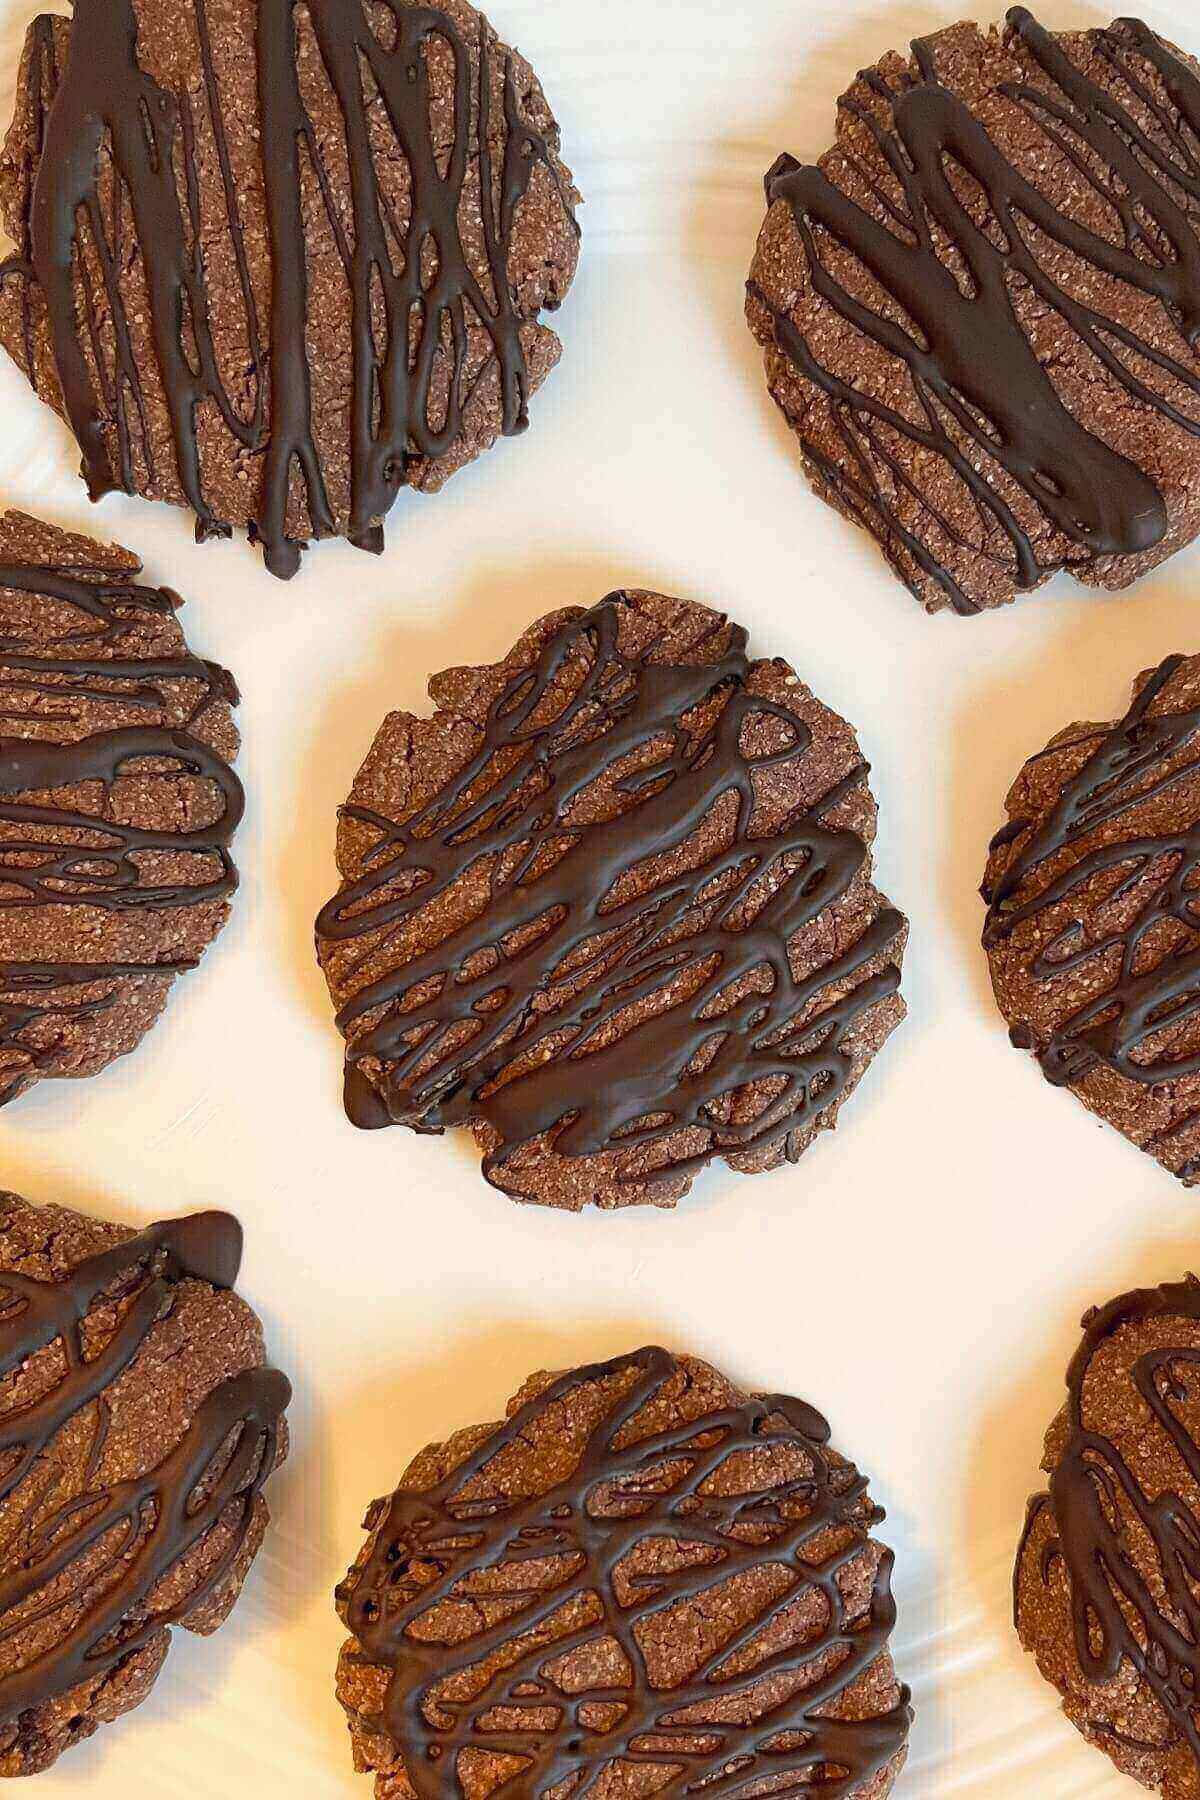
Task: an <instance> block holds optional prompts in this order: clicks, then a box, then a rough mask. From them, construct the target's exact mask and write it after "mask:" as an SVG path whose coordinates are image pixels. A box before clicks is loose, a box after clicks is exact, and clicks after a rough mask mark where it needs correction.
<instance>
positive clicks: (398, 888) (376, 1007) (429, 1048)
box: [317, 595, 903, 1185]
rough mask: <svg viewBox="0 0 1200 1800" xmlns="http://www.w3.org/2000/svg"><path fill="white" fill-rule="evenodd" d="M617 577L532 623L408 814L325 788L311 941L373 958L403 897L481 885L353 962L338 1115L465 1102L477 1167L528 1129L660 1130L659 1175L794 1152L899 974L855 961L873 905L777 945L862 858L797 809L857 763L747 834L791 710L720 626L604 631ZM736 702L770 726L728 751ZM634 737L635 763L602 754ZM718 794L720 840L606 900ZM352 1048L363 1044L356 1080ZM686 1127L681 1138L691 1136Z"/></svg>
mask: <svg viewBox="0 0 1200 1800" xmlns="http://www.w3.org/2000/svg"><path fill="white" fill-rule="evenodd" d="M620 599H621V596H620V595H614V596H610V598H609V600H607V601H605V602H602V603H601V604H600V605H598V606H596V607H594V608H593V609H592V610H591V611H590V612H589V613H586V614H584V615H582V616H580V617H577V618H575V619H573V620H571V621H570V622H568V623H566V624H564V625H563V626H561V627H560V628H559V629H558V630H557V631H555V633H554V634H553V635H552V636H551V638H550V639H549V640H548V642H547V643H546V644H545V645H544V647H543V648H542V650H541V652H540V654H539V656H538V660H537V663H536V666H535V667H533V668H525V669H521V670H520V671H518V672H517V673H516V674H515V675H514V676H513V677H512V679H511V681H509V682H508V684H507V686H506V687H505V689H504V691H503V692H502V693H501V694H500V695H499V697H498V698H497V699H496V700H495V701H494V703H493V704H492V705H491V707H490V709H489V713H488V717H487V723H486V726H485V728H484V730H483V732H482V734H481V738H480V742H479V746H478V749H477V750H476V752H475V754H474V755H473V756H471V758H470V759H469V760H468V761H467V763H466V764H465V765H464V767H463V768H462V769H461V770H459V772H458V773H457V774H455V775H454V776H452V777H451V778H450V779H449V780H448V781H447V782H446V783H445V785H444V786H443V787H442V788H441V789H440V790H439V792H438V793H437V794H436V795H435V796H434V798H433V799H431V800H430V801H429V802H428V803H427V804H426V805H424V806H422V807H421V808H420V809H419V810H418V811H417V812H416V813H415V814H414V815H413V816H412V817H411V818H409V819H407V820H406V821H405V822H404V823H403V824H396V823H395V822H393V821H392V820H390V819H388V818H385V817H383V816H382V815H380V814H378V813H375V812H373V811H371V810H369V809H367V808H364V807H361V806H355V805H351V806H349V807H347V808H346V809H345V816H346V817H348V818H350V819H354V820H357V821H359V822H361V823H363V824H366V825H368V826H369V827H371V828H372V829H373V830H377V831H378V834H379V836H378V840H377V842H376V843H375V844H374V846H373V848H372V849H371V851H370V852H369V853H368V855H367V856H366V857H365V859H364V867H363V872H362V873H361V874H360V875H359V877H358V878H357V879H356V880H353V881H351V882H349V883H348V884H347V885H346V886H345V887H344V888H343V889H342V891H341V892H340V893H339V894H338V895H337V896H336V897H335V898H334V899H333V900H332V901H330V902H329V903H328V905H326V906H325V907H324V908H323V910H322V912H321V914H320V916H319V918H318V920H317V937H318V942H319V943H320V944H322V945H323V946H324V947H326V948H329V947H333V946H337V945H341V944H348V943H351V942H353V941H355V940H358V939H363V940H367V946H366V955H365V956H364V958H363V959H362V962H368V961H369V962H372V963H378V960H379V958H380V954H381V947H382V948H383V949H386V945H387V942H390V941H391V940H392V939H394V938H395V937H396V936H397V935H398V934H399V933H400V932H401V931H402V930H403V928H404V927H405V925H406V923H407V922H408V921H410V920H413V919H415V918H416V917H417V916H418V915H420V914H421V913H422V912H423V911H424V909H426V908H428V907H430V905H431V904H433V905H436V904H437V902H438V901H439V899H440V898H441V897H442V896H444V895H446V894H448V893H450V892H451V890H453V889H455V888H456V885H457V884H461V883H462V882H463V881H464V880H467V879H474V880H478V879H480V878H482V879H484V880H485V881H486V883H487V886H488V889H489V890H490V891H489V897H488V898H487V900H486V903H485V904H484V905H483V907H482V909H481V910H479V911H478V913H477V915H476V916H475V917H473V918H471V919H470V920H468V921H467V922H464V923H462V924H459V925H458V926H457V927H456V928H455V929H453V930H452V931H451V932H450V934H449V935H447V936H445V937H444V938H443V939H442V941H440V942H438V943H437V944H436V945H435V946H434V947H433V948H431V949H427V950H425V951H423V952H416V953H412V954H409V955H408V956H407V959H406V960H405V959H400V960H398V962H397V966H396V967H395V968H394V969H392V970H391V971H390V972H388V973H385V974H383V975H381V976H379V977H378V978H376V979H372V980H367V981H365V982H364V985H363V986H362V987H361V988H360V989H359V991H358V992H356V993H354V994H353V996H352V997H351V998H350V999H349V1000H347V1001H346V1003H345V1004H344V1005H343V1006H342V1008H341V1010H340V1012H339V1014H338V1023H339V1025H340V1027H341V1029H342V1031H343V1032H344V1033H345V1034H346V1036H347V1039H348V1043H349V1048H348V1050H347V1088H346V1099H347V1110H348V1111H349V1113H350V1116H351V1118H352V1119H353V1120H354V1121H355V1123H357V1124H360V1125H377V1124H392V1123H405V1124H409V1125H411V1126H413V1127H414V1128H415V1129H417V1130H424V1131H430V1130H432V1131H440V1130H443V1129H445V1128H446V1127H447V1126H452V1125H460V1124H465V1123H470V1122H473V1121H476V1120H484V1121H486V1122H487V1124H488V1125H489V1126H490V1127H491V1128H492V1130H493V1131H494V1132H495V1133H496V1134H497V1135H498V1137H499V1138H500V1140H501V1143H500V1144H499V1146H498V1147H497V1148H496V1149H494V1150H493V1151H492V1152H491V1154H489V1155H488V1157H487V1158H486V1160H485V1165H484V1167H485V1173H486V1174H487V1175H488V1177H489V1179H494V1180H496V1182H497V1185H503V1181H502V1177H503V1170H504V1164H505V1161H506V1159H507V1158H508V1157H509V1156H510V1155H511V1154H512V1152H513V1151H514V1149H516V1148H518V1147H519V1146H522V1145H525V1144H529V1143H530V1142H532V1141H533V1140H535V1139H539V1138H543V1137H544V1138H547V1139H552V1141H553V1146H554V1150H555V1152H556V1154H558V1155H564V1156H574V1157H583V1156H589V1155H594V1154H596V1153H599V1152H603V1151H607V1150H621V1149H625V1148H634V1149H644V1148H645V1147H646V1146H655V1147H661V1154H662V1158H663V1160H662V1161H661V1163H659V1164H656V1166H655V1170H654V1174H655V1176H656V1177H658V1178H660V1179H661V1177H662V1176H663V1175H668V1174H669V1175H671V1176H678V1175H680V1174H686V1173H689V1172H692V1171H694V1170H695V1169H696V1168H698V1167H699V1166H701V1165H702V1164H703V1163H704V1162H706V1161H707V1160H709V1158H710V1157H711V1156H713V1155H714V1154H718V1153H729V1154H737V1153H744V1152H748V1151H756V1150H762V1149H764V1148H767V1147H769V1146H771V1145H773V1144H775V1143H777V1142H779V1141H780V1140H781V1139H786V1140H789V1150H790V1151H792V1153H793V1154H798V1153H799V1151H798V1149H795V1150H793V1149H792V1141H793V1140H794V1137H795V1134H799V1133H801V1132H803V1131H805V1130H806V1129H807V1128H808V1127H810V1126H811V1125H813V1124H814V1123H815V1122H817V1121H818V1120H819V1119H820V1117H821V1115H822V1114H824V1113H826V1112H827V1111H828V1109H829V1108H831V1107H834V1106H836V1104H837V1102H838V1100H839V1099H840V1098H841V1096H842V1094H843V1093H844V1092H845V1091H846V1089H847V1087H848V1085H849V1083H850V1082H851V1080H852V1078H853V1076H854V1073H855V1061H854V1055H853V1048H852V1045H851V1043H850V1042H849V1041H848V1040H849V1037H850V1033H851V1031H852V1029H853V1027H854V1025H855V1023H856V1022H857V1021H859V1020H861V1019H862V1018H863V1016H864V1015H865V1014H866V1013H867V1012H868V1011H869V1010H870V1009H871V1008H872V1007H873V1006H875V1005H876V1004H877V1003H878V1002H880V1001H882V1000H884V999H886V997H887V996H889V995H891V994H893V993H895V992H896V990H897V988H898V986H899V979H900V977H899V969H898V967H897V966H896V965H895V963H894V962H889V963H888V964H887V966H885V967H884V968H882V969H881V970H877V971H876V972H875V973H871V974H864V971H865V970H867V969H868V968H869V965H870V964H871V963H872V962H875V961H877V960H878V959H880V958H881V957H882V956H884V955H885V954H886V953H888V952H889V951H890V952H891V953H892V955H893V956H895V955H896V954H897V952H898V948H899V943H898V941H899V939H900V937H901V933H902V931H903V920H902V919H901V917H900V915H899V914H898V913H896V912H895V911H894V910H892V909H891V908H889V907H887V906H882V907H880V908H879V909H878V910H877V911H876V913H875V915H874V917H873V918H872V919H871V921H870V922H869V923H868V924H867V926H866V929H865V930H864V931H863V932H862V934H861V936H860V937H859V938H858V939H857V941H856V942H855V943H854V944H853V945H851V946H850V947H849V948H847V949H845V950H844V951H843V952H842V953H840V954H837V955H834V956H832V957H831V958H830V960H829V961H828V962H826V963H825V964H824V965H823V966H820V967H818V968H816V969H815V970H814V971H813V972H812V973H811V974H808V975H805V976H797V975H796V974H795V973H794V972H793V966H792V961H791V958H790V956H789V945H790V944H791V943H792V942H793V940H794V939H795V937H796V934H797V933H799V932H802V931H803V930H804V929H805V928H806V927H807V926H810V925H811V924H812V923H813V921H815V920H816V919H818V918H819V917H820V916H821V915H822V914H824V913H825V912H826V911H827V909H829V908H831V907H833V906H834V905H835V904H836V903H837V902H838V901H839V900H840V899H841V897H842V896H843V895H845V894H846V893H847V891H848V890H849V888H850V887H851V884H852V883H853V882H854V881H855V880H856V878H857V877H858V876H859V874H860V872H861V871H862V870H863V868H864V866H865V864H866V861H867V849H866V845H865V844H864V842H863V840H862V838H861V837H860V836H859V835H858V834H857V832H855V831H852V830H849V829H845V828H839V827H836V826H832V825H828V824H825V823H823V822H822V821H823V820H824V818H825V817H826V816H827V815H828V814H830V813H832V812H834V811H835V810H836V809H837V807H838V806H839V805H840V804H841V803H842V802H843V801H844V800H845V799H846V798H847V796H848V795H850V794H851V793H853V791H854V790H855V788H856V787H858V786H859V784H861V783H862V782H863V781H864V780H865V778H866V775H867V769H866V767H865V766H859V767H858V768H856V769H854V770H852V771H851V772H850V773H849V774H847V775H846V776H845V777H844V779H842V780H840V781H839V782H837V783H836V785H835V786H834V787H833V788H832V789H831V790H830V791H829V792H828V793H826V794H825V795H824V796H823V797H822V798H821V799H820V800H819V801H818V802H817V803H816V804H815V805H813V806H811V807H799V808H797V809H796V811H795V812H793V813H791V814H790V815H788V816H787V817H786V818H785V819H784V820H783V822H782V823H781V825H780V826H779V827H778V829H777V830H775V831H773V832H772V833H771V834H770V835H766V836H763V837H761V838H758V837H755V836H754V835H752V832H751V824H752V815H753V813H754V810H755V806H756V793H755V779H756V775H757V776H759V777H761V776H763V775H764V774H765V773H766V772H767V771H768V770H770V769H772V768H777V767H778V766H779V765H781V764H784V763H787V762H788V761H790V760H792V759H794V758H800V757H803V755H804V754H805V752H806V750H807V749H808V746H809V742H810V736H811V734H810V733H809V731H808V729H807V727H806V726H805V725H804V724H803V723H802V721H800V720H799V719H798V718H797V717H796V716H795V715H794V714H793V713H791V712H789V711H788V710H787V709H786V708H784V707H782V706H779V705H777V704H775V703H773V702H771V701H769V700H767V699H765V698H763V697H761V696H759V695H756V694H755V693H753V692H752V691H751V689H750V688H749V687H748V685H747V680H748V676H749V673H750V665H749V663H748V661H747V658H746V653H745V644H746V634H745V632H744V631H742V630H741V629H740V628H738V627H733V628H730V632H729V641H728V648H727V649H726V650H725V651H724V652H723V653H722V654H721V655H720V656H719V658H718V659H717V660H715V661H713V662H709V663H696V664H668V663H656V662H654V661H652V660H651V658H650V655H649V654H646V655H623V654H622V653H621V652H620V651H619V649H618V617H619V615H618V609H617V605H616V602H618V601H620ZM564 683H566V685H567V688H568V689H569V691H568V692H566V693H565V694H563V692H562V690H563V684H564ZM556 695H561V696H562V697H561V704H558V705H553V709H552V710H551V711H549V712H548V700H549V701H550V702H553V700H554V697H555V696H556ZM763 721H777V722H778V723H779V725H780V726H781V727H782V730H783V735H784V737H785V740H786V742H785V747H784V748H782V749H777V750H774V751H772V752H770V753H769V754H765V755H761V756H758V757H755V756H754V755H752V754H750V753H749V752H748V751H747V749H746V748H745V738H746V734H747V732H748V730H749V729H751V728H752V727H753V726H754V725H755V724H756V723H757V724H760V725H761V723H762V722H763ZM633 755H637V756H638V757H639V758H640V761H639V763H638V765H637V768H636V772H629V773H619V774H614V771H616V770H617V768H618V765H619V764H620V763H622V761H623V759H627V758H629V757H631V756H633ZM605 784H610V786H611V799H610V801H609V802H607V803H606V804H605V805H604V806H603V808H602V809H601V816H598V817H595V816H593V817H591V818H589V819H588V820H587V822H581V823H578V824H577V823H576V822H575V820H576V818H577V817H584V816H586V814H587V808H586V806H585V807H584V808H583V809H582V813H581V809H580V808H579V805H578V803H579V800H580V796H582V795H585V794H587V795H589V796H590V797H591V798H592V799H593V800H594V799H595V797H596V795H597V794H599V793H600V792H601V791H602V790H603V787H604V785H605ZM614 801H615V802H616V804H615V805H614V804H613V802H614ZM723 806H724V807H727V808H731V809H732V816H733V821H734V822H733V828H732V830H729V831H727V832H725V833H724V834H723V837H722V842H721V845H720V847H718V848H717V849H715V850H714V851H712V852H711V854H708V855H707V856H705V857H704V858H703V860H700V861H699V862H698V864H697V863H696V862H695V861H693V863H692V866H688V867H684V868H682V869H681V868H680V867H679V866H678V861H677V860H676V861H675V862H673V863H672V866H671V867H670V868H669V869H668V871H667V872H666V873H665V874H663V875H661V876H660V877H658V878H657V879H656V880H655V881H654V882H653V884H652V885H651V886H650V887H649V891H645V889H643V891H641V892H635V893H634V894H633V895H632V897H629V890H630V885H631V878H632V877H633V876H634V874H635V872H641V873H643V874H644V873H645V872H646V870H647V868H648V865H649V864H650V862H651V859H653V858H672V856H673V854H674V853H678V852H679V851H680V850H681V849H682V847H684V846H686V845H687V844H688V841H689V840H690V839H692V838H693V837H694V836H695V834H697V833H698V832H699V831H700V830H701V827H702V826H704V824H705V822H706V821H707V820H709V819H710V817H711V816H712V815H713V813H714V811H715V810H717V809H720V808H721V807H723ZM459 891H460V892H461V888H460V889H459ZM380 932H386V933H388V934H390V937H389V938H388V939H385V940H383V943H382V946H381V941H380V939H379V933H380ZM398 956H399V953H398ZM358 966H359V967H361V966H362V964H361V963H360V964H359V965H358ZM347 979H348V978H347V977H346V976H345V975H343V974H339V976H338V981H339V984H341V985H342V986H343V987H344V985H345V983H346V981H347ZM349 979H353V971H352V972H351V975H350V977H349ZM431 985H432V987H433V990H434V991H433V992H432V993H431V992H430V987H431ZM822 996H824V997H825V998H824V1003H822ZM548 1000H551V1001H552V1003H550V1004H547V1002H548ZM647 1002H648V1003H649V1005H648V1006H647V1005H646V1003H647ZM639 1006H641V1009H642V1010H641V1012H640V1013H639V1014H638V1016H637V1017H636V1018H632V1019H631V1011H632V1009H634V1008H637V1007H639ZM368 1059H370V1060H372V1061H373V1063H375V1064H377V1065H382V1067H379V1068H373V1069H372V1071H371V1076H370V1079H369V1080H368V1079H367V1076H366V1073H365V1072H364V1071H363V1069H362V1067H361V1065H362V1064H363V1063H364V1061H366V1060H368ZM748 1093H749V1095H750V1096H751V1098H752V1099H753V1100H754V1102H755V1103H754V1104H753V1105H751V1106H750V1107H749V1109H748V1111H747V1109H746V1107H745V1106H744V1105H743V1107H742V1108H741V1109H740V1110H739V1111H738V1112H737V1114H736V1116H735V1109H734V1104H733V1103H734V1100H735V1096H738V1095H739V1094H740V1095H741V1096H742V1099H743V1102H744V1101H745V1099H746V1097H747V1094H748ZM697 1132H700V1133H702V1134H703V1137H704V1141H705V1144H706V1147H705V1148H703V1149H701V1150H698V1151H693V1150H691V1149H689V1148H688V1147H687V1146H688V1144H689V1141H690V1143H691V1144H694V1143H695V1134H696V1133H697ZM618 1179H621V1177H620V1176H618ZM629 1179H631V1180H632V1179H638V1180H645V1179H646V1177H645V1174H644V1172H643V1173H642V1174H641V1175H639V1176H633V1175H631V1176H629Z"/></svg>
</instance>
